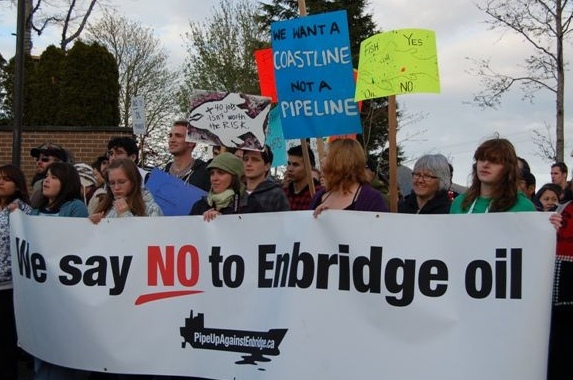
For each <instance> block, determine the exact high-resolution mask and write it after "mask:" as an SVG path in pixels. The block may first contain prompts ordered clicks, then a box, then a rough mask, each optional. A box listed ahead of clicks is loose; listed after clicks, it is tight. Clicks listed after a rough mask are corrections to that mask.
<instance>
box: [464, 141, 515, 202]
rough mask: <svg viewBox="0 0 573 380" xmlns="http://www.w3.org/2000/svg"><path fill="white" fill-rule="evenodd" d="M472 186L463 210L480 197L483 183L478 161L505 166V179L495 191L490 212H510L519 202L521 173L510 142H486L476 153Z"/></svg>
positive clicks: (497, 185) (467, 193)
mask: <svg viewBox="0 0 573 380" xmlns="http://www.w3.org/2000/svg"><path fill="white" fill-rule="evenodd" d="M474 160H475V161H476V162H474V164H473V170H472V184H471V186H470V188H469V189H468V191H467V192H466V196H465V199H464V200H463V202H462V205H461V206H462V210H468V209H469V207H470V205H471V204H473V202H474V201H475V200H476V199H477V198H478V197H479V195H480V187H481V182H480V180H479V178H478V175H477V161H478V160H479V161H489V162H493V163H496V164H502V165H503V178H502V179H501V181H500V182H499V183H497V184H496V185H495V187H494V190H493V195H492V200H491V203H490V207H489V211H490V212H500V211H506V210H509V209H510V208H511V207H512V206H513V205H514V204H515V203H516V202H517V189H518V182H519V173H518V169H517V155H516V154H515V148H514V147H513V144H511V142H509V140H506V139H502V138H494V139H491V140H487V141H484V142H483V143H482V144H481V145H480V146H479V147H478V148H477V150H476V151H475V153H474Z"/></svg>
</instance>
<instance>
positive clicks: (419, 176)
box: [412, 172, 438, 181]
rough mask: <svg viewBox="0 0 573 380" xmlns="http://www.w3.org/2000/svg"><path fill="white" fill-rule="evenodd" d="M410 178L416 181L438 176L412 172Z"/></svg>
mask: <svg viewBox="0 0 573 380" xmlns="http://www.w3.org/2000/svg"><path fill="white" fill-rule="evenodd" d="M412 179H413V180H416V181H417V180H419V179H421V180H422V181H428V180H430V179H438V177H436V176H435V175H429V174H424V173H418V172H413V173H412Z"/></svg>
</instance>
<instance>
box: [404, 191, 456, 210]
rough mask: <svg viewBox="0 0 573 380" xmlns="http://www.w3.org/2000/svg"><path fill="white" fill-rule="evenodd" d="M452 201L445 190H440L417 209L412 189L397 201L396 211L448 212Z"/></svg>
mask: <svg viewBox="0 0 573 380" xmlns="http://www.w3.org/2000/svg"><path fill="white" fill-rule="evenodd" d="M451 204H452V201H451V200H450V197H448V192H447V191H446V190H440V191H438V192H437V193H436V195H434V197H433V198H432V199H430V200H429V201H428V202H427V203H426V204H425V205H424V207H422V208H421V209H420V210H419V211H418V202H416V194H415V193H414V192H413V191H412V192H411V193H410V194H408V195H407V196H406V197H404V199H403V200H402V201H401V202H400V203H398V212H399V213H401V214H449V213H450V206H451Z"/></svg>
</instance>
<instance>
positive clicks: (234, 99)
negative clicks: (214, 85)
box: [186, 90, 271, 150]
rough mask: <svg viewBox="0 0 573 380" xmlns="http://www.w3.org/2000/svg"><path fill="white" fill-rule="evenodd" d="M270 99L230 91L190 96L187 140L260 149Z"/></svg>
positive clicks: (269, 107)
mask: <svg viewBox="0 0 573 380" xmlns="http://www.w3.org/2000/svg"><path fill="white" fill-rule="evenodd" d="M270 109H271V99H270V98H267V97H263V96H256V95H245V94H239V93H230V92H213V91H204V90H195V91H193V92H192V94H191V101H190V109H189V117H188V121H189V129H188V130H187V138H186V140H187V141H194V142H201V143H205V144H209V145H223V146H226V147H228V148H239V149H249V150H262V149H263V147H264V145H265V131H266V129H267V125H268V114H269V111H270Z"/></svg>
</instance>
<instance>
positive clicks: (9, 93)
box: [0, 55, 37, 125]
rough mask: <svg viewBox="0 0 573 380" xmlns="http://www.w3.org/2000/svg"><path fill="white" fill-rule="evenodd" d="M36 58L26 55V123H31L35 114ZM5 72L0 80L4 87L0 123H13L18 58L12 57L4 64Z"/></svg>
mask: <svg viewBox="0 0 573 380" xmlns="http://www.w3.org/2000/svg"><path fill="white" fill-rule="evenodd" d="M36 63H37V62H36V60H34V59H33V58H32V57H31V56H29V55H24V66H25V68H24V71H25V73H26V74H25V76H24V94H23V108H24V117H23V120H22V122H23V123H24V125H30V118H31V116H32V114H33V112H34V111H33V105H32V98H33V92H34V90H33V89H34V83H35V81H36V75H35V73H36ZM2 71H3V73H2V75H1V78H0V80H1V81H2V82H1V84H0V87H1V88H2V90H1V91H2V93H3V95H2V99H1V103H2V104H1V106H2V109H1V110H0V125H12V124H13V123H14V79H15V72H16V60H15V58H14V57H13V58H11V59H10V61H9V62H8V64H6V65H4V68H3V70H2Z"/></svg>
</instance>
